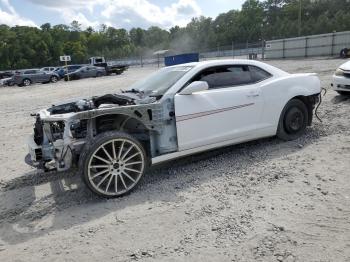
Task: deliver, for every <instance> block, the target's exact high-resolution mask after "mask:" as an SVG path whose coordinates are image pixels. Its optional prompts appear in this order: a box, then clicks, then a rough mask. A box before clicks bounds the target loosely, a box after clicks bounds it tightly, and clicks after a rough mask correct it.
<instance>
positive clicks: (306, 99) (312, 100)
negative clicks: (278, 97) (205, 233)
mask: <svg viewBox="0 0 350 262" xmlns="http://www.w3.org/2000/svg"><path fill="white" fill-rule="evenodd" d="M317 97H318V94H317V95H307V96H305V95H298V96H294V97H293V98H291V99H290V100H288V102H289V101H291V100H293V99H297V100H300V101H301V102H303V103H304V104H305V106H306V108H307V111H308V126H311V124H312V119H313V110H314V108H315V104H316V101H317V100H316V98H317ZM288 102H287V103H286V104H288Z"/></svg>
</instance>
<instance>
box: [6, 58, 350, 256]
mask: <svg viewBox="0 0 350 262" xmlns="http://www.w3.org/2000/svg"><path fill="white" fill-rule="evenodd" d="M343 62H344V61H342V60H333V59H327V60H325V59H323V60H321V59H319V60H317V59H314V60H311V59H310V60H285V61H270V62H268V63H270V64H272V65H275V66H278V67H280V68H282V69H284V70H286V71H288V72H291V73H299V72H317V73H319V76H320V78H321V81H322V85H323V87H326V88H328V87H329V84H330V80H331V75H332V72H333V71H334V69H335V68H336V67H337V66H338V65H340V64H342V63H343ZM154 70H155V68H133V69H130V70H129V71H127V72H125V73H124V74H123V75H120V76H110V77H103V78H99V79H86V80H80V81H75V82H70V83H66V82H59V83H57V84H47V85H35V86H32V87H29V88H21V87H13V88H1V89H0V94H1V95H0V112H1V115H0V130H1V136H0V145H1V150H0V160H1V163H2V165H1V167H0V261H96V260H101V261H288V262H291V261H350V199H349V196H350V179H349V175H350V171H349V170H350V161H349V159H350V121H349V120H350V114H349V108H350V98H347V97H342V96H339V95H337V94H336V93H335V92H334V91H331V90H329V92H328V93H327V94H326V95H325V97H324V98H323V99H324V102H323V104H322V106H321V107H320V110H319V115H320V117H321V118H322V120H323V122H322V123H320V122H319V121H317V120H315V121H314V124H313V126H312V127H310V128H309V129H308V131H307V134H306V135H305V136H303V137H302V138H300V139H298V140H296V141H291V142H282V141H279V140H278V139H276V138H269V139H263V140H259V141H255V142H250V143H245V144H242V145H238V146H231V147H226V148H224V149H219V150H214V151H211V152H207V153H203V154H200V155H196V156H191V157H187V158H183V159H180V160H178V161H174V162H170V163H167V164H163V165H161V166H158V167H155V168H153V169H151V170H150V171H149V172H148V173H147V174H146V176H145V178H144V179H143V181H142V183H141V185H140V186H139V187H138V189H137V190H136V191H134V192H133V193H132V194H130V195H128V196H126V197H123V198H119V199H113V200H104V199H99V198H97V197H95V196H94V195H92V194H91V193H90V192H89V191H88V190H87V189H86V188H85V186H84V185H82V183H81V181H80V178H79V177H78V176H76V175H75V171H72V172H65V173H56V172H51V173H42V172H39V171H36V170H34V169H32V168H30V167H28V166H26V165H25V164H24V161H23V159H24V156H25V155H26V153H27V149H26V144H25V137H26V136H27V135H28V134H29V133H31V130H32V124H33V118H32V117H30V116H29V114H30V113H32V112H36V111H37V110H38V109H40V108H44V107H47V106H48V105H50V104H51V103H56V102H58V101H62V100H67V99H71V98H73V97H84V96H90V95H95V94H104V93H106V92H113V90H116V89H118V88H125V87H126V86H128V85H129V84H130V83H132V82H134V81H135V80H137V79H140V78H142V77H144V76H146V75H148V74H149V73H150V72H152V71H154Z"/></svg>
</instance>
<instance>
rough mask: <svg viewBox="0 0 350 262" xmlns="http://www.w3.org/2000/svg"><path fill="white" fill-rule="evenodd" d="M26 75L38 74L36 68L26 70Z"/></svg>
mask: <svg viewBox="0 0 350 262" xmlns="http://www.w3.org/2000/svg"><path fill="white" fill-rule="evenodd" d="M24 74H25V75H30V74H36V70H27V71H25V72H24Z"/></svg>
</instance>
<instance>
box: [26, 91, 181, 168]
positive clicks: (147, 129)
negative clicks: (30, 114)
mask: <svg viewBox="0 0 350 262" xmlns="http://www.w3.org/2000/svg"><path fill="white" fill-rule="evenodd" d="M173 112H174V106H173V101H171V100H166V101H163V102H162V103H159V102H158V101H157V100H156V99H155V98H153V97H142V98H140V97H136V95H134V94H130V96H128V95H124V94H107V95H104V96H98V97H92V98H91V99H81V100H78V101H75V102H70V103H64V104H60V105H54V106H52V107H51V108H49V109H46V110H41V111H40V112H39V113H37V114H35V115H34V116H35V123H34V132H33V134H32V135H31V136H30V137H29V138H28V147H29V153H30V159H31V161H26V162H27V163H28V164H31V165H32V166H35V167H37V168H40V169H44V170H58V171H65V170H67V169H70V168H71V167H72V166H73V165H75V164H77V162H78V158H79V155H80V154H81V152H82V150H83V148H84V146H85V144H86V143H89V142H90V141H92V139H93V138H94V137H95V136H97V135H98V134H99V133H102V132H105V131H109V130H119V131H124V132H127V133H129V134H132V135H133V136H135V137H136V138H137V139H139V140H140V141H141V142H142V143H144V144H145V148H147V145H149V146H148V148H147V150H149V154H150V156H151V157H152V156H155V155H159V154H163V153H167V152H173V151H176V150H177V139H176V125H175V119H174V114H173ZM146 144H147V145H146Z"/></svg>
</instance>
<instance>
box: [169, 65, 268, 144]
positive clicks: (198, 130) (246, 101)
mask: <svg viewBox="0 0 350 262" xmlns="http://www.w3.org/2000/svg"><path fill="white" fill-rule="evenodd" d="M192 81H206V82H207V83H208V85H209V89H208V90H205V91H200V92H196V93H193V94H192V95H181V94H176V95H175V116H176V128H177V135H178V146H179V150H180V151H182V150H186V149H191V148H196V147H200V146H206V145H211V144H215V143H220V142H224V141H228V140H233V139H237V140H240V139H241V140H244V139H245V137H249V136H252V135H254V134H253V132H254V131H255V130H257V129H258V128H259V126H260V125H261V112H262V109H263V101H262V97H261V96H260V88H259V84H258V83H255V81H254V79H252V77H251V75H250V72H249V67H248V66H246V65H228V66H219V67H212V68H208V69H205V70H203V71H202V72H200V73H199V74H197V75H196V76H195V77H194V78H193V79H192Z"/></svg>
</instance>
